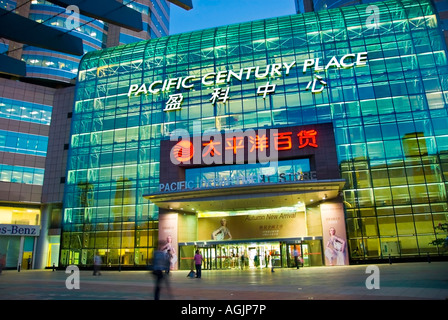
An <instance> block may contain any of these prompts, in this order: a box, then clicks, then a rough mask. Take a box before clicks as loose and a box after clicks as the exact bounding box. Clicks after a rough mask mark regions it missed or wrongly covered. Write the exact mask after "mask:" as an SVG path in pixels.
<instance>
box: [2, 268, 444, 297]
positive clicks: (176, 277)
mask: <svg viewBox="0 0 448 320" xmlns="http://www.w3.org/2000/svg"><path fill="white" fill-rule="evenodd" d="M376 266H377V267H378V271H379V274H378V273H374V274H371V272H368V273H366V268H367V265H353V266H341V267H337V266H333V267H312V268H300V270H297V269H275V272H273V273H272V272H271V270H270V269H263V270H243V271H242V270H217V271H209V270H204V271H203V275H202V278H201V279H191V278H187V273H188V272H187V271H174V272H171V273H170V276H169V279H168V284H169V289H168V288H167V287H166V286H163V287H162V290H161V299H162V300H194V301H198V300H202V301H205V300H226V301H229V300H235V301H237V300H251V301H252V300H254V301H255V300H423V299H428V300H448V262H432V263H421V262H418V263H395V264H391V265H389V264H378V265H376ZM68 276H69V274H66V273H65V272H64V271H55V272H53V271H51V270H22V271H21V272H17V271H16V270H6V271H3V273H2V274H1V275H0V299H1V300H152V299H153V298H154V294H153V292H154V279H153V276H152V274H150V272H149V271H122V272H118V271H107V270H104V269H103V270H102V275H101V276H93V275H92V272H91V271H81V272H80V288H79V289H72V290H69V289H67V287H66V279H67V277H68ZM374 276H375V277H376V276H378V277H376V278H375V281H374V280H373V278H374ZM366 283H367V286H370V287H372V286H373V285H374V284H376V285H378V286H379V288H377V289H376V288H371V289H368V288H367V286H366Z"/></svg>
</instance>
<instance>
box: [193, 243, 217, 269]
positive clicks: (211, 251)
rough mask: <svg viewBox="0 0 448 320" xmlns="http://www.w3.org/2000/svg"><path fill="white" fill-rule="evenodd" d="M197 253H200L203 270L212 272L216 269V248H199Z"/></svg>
mask: <svg viewBox="0 0 448 320" xmlns="http://www.w3.org/2000/svg"><path fill="white" fill-rule="evenodd" d="M198 249H199V251H201V253H202V257H203V259H204V264H203V266H202V267H203V269H204V270H214V269H216V257H217V256H216V246H212V247H202V248H201V247H199V248H198Z"/></svg>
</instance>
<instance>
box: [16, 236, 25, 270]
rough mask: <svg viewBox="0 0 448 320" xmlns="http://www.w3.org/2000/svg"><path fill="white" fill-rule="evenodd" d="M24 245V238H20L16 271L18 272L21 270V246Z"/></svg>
mask: <svg viewBox="0 0 448 320" xmlns="http://www.w3.org/2000/svg"><path fill="white" fill-rule="evenodd" d="M24 243H25V237H24V236H21V237H20V245H19V257H18V258H17V270H18V271H20V270H21V269H22V260H23V245H24Z"/></svg>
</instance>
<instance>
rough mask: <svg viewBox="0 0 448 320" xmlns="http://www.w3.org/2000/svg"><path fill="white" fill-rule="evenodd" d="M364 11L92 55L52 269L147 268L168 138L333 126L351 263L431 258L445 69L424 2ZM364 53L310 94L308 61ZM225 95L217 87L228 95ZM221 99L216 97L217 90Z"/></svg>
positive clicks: (79, 101)
mask: <svg viewBox="0 0 448 320" xmlns="http://www.w3.org/2000/svg"><path fill="white" fill-rule="evenodd" d="M376 5H377V6H378V7H379V8H380V23H379V28H377V29H375V28H369V26H368V25H367V24H366V21H367V19H368V17H369V15H368V14H367V13H366V5H361V6H356V7H346V8H341V9H333V10H328V11H321V12H313V13H307V14H304V15H292V16H285V17H280V18H275V19H268V20H261V21H255V22H249V23H243V24H236V25H230V26H225V27H219V28H214V29H208V30H203V31H197V32H192V33H185V34H179V35H174V36H170V37H164V38H160V39H155V40H150V41H146V42H140V43H137V44H131V45H126V46H122V47H118V48H111V49H106V50H101V51H96V52H92V53H88V54H87V55H86V56H85V57H84V59H83V60H82V63H81V65H80V68H79V70H80V71H79V75H78V82H77V91H76V99H75V105H74V111H73V120H72V128H71V130H72V135H71V142H70V150H69V158H68V165H67V167H68V172H67V179H66V189H65V197H64V218H63V231H62V240H61V264H62V265H68V264H70V263H79V264H86V265H89V264H91V263H92V257H93V254H94V253H95V252H96V251H98V252H99V253H100V254H101V255H103V257H105V259H106V261H105V262H106V263H107V264H110V265H112V266H116V265H120V266H121V265H123V266H136V265H137V266H138V265H145V264H146V263H147V261H148V259H150V258H151V257H152V252H153V249H154V246H155V243H156V238H157V227H158V226H157V219H158V209H157V207H155V206H154V205H152V204H151V203H149V202H148V201H147V200H145V199H144V198H143V195H144V194H148V193H151V192H157V191H158V183H159V147H160V141H161V140H162V139H168V138H169V134H170V133H171V132H172V131H173V130H174V129H186V130H188V131H189V132H191V133H193V126H198V124H199V125H200V127H201V130H202V131H205V130H210V129H217V130H225V129H249V128H261V127H271V128H275V127H281V126H291V125H304V124H314V123H327V122H332V123H333V126H334V131H335V139H336V145H337V152H338V161H339V165H340V170H341V175H342V177H343V178H345V179H346V180H347V187H346V188H345V190H344V192H343V197H344V205H345V209H346V222H347V232H348V239H349V249H350V251H354V250H355V249H356V248H357V249H358V250H357V253H356V254H352V256H351V258H352V259H371V258H372V259H377V258H386V257H387V256H388V255H389V254H390V253H391V252H392V254H394V255H397V256H401V257H406V256H413V257H414V256H423V255H424V256H426V255H427V253H429V254H433V255H437V254H440V253H441V248H439V247H438V246H436V245H432V244H430V242H432V241H433V240H435V239H436V238H437V237H438V235H437V234H436V229H435V228H434V227H435V226H437V225H438V224H439V223H446V222H447V216H448V208H447V198H446V188H447V181H448V180H447V175H448V115H447V99H448V81H447V80H448V68H447V60H446V54H447V51H446V45H445V42H444V40H443V39H442V36H441V30H440V27H439V24H438V20H437V16H436V14H435V11H434V8H433V7H432V6H431V2H430V1H429V0H428V1H426V0H421V1H386V2H378V3H376ZM358 52H367V53H368V59H367V64H366V66H363V67H354V68H347V69H344V68H331V69H328V70H327V71H326V72H324V73H321V75H322V76H323V77H324V78H325V80H326V82H327V86H326V87H325V89H324V90H323V92H322V93H319V94H313V93H311V92H310V91H309V90H305V88H306V87H307V84H308V83H309V82H310V81H312V80H313V72H312V71H311V69H310V70H308V71H307V72H306V73H303V72H302V65H303V62H304V61H305V60H306V59H314V58H321V59H322V60H326V61H328V60H329V59H330V58H331V57H333V56H338V57H341V56H343V55H345V54H349V53H358ZM291 61H297V65H296V67H294V68H291V71H290V74H289V75H288V76H281V77H280V76H275V77H270V78H269V79H268V80H269V82H270V83H271V84H276V90H275V93H272V94H270V95H268V97H267V98H266V99H263V97H262V96H259V95H257V93H256V91H257V90H256V89H257V87H258V86H260V85H262V84H266V81H267V79H260V80H256V79H255V78H253V77H252V78H251V79H250V80H249V81H234V82H232V83H230V84H229V85H230V87H231V89H230V90H231V92H230V98H229V99H228V101H227V102H226V103H224V104H223V103H219V104H215V105H212V104H211V103H210V93H211V92H212V89H213V87H201V86H198V87H197V88H196V87H195V89H193V90H192V89H181V90H180V92H182V94H183V96H184V101H183V104H182V109H181V110H178V111H171V112H164V111H163V109H164V107H165V104H166V101H167V100H168V96H169V95H170V94H172V93H174V90H173V91H172V92H163V93H160V94H156V95H153V94H142V95H139V96H137V97H134V96H131V97H129V96H128V91H129V88H130V86H131V85H132V84H142V83H147V84H149V83H152V82H153V81H156V80H162V81H163V80H165V79H169V78H178V77H186V76H191V75H195V76H197V77H198V78H200V77H202V76H204V75H205V74H207V73H209V72H219V71H223V70H235V71H237V70H240V69H241V68H248V67H254V66H266V65H268V64H274V63H284V62H285V63H289V62H291ZM225 86H227V84H224V85H223V87H225ZM216 87H218V86H216Z"/></svg>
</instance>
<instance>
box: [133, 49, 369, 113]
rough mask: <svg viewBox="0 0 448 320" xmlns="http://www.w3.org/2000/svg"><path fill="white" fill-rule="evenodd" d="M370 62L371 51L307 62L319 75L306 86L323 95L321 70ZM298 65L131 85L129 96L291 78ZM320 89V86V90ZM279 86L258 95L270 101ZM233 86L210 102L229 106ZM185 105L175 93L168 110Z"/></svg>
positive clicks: (221, 90)
mask: <svg viewBox="0 0 448 320" xmlns="http://www.w3.org/2000/svg"><path fill="white" fill-rule="evenodd" d="M366 63H367V52H360V53H356V54H355V53H349V54H346V55H344V56H342V57H341V58H338V57H336V56H333V57H332V58H331V59H330V60H328V62H327V63H326V64H324V63H322V61H321V60H320V58H315V59H306V60H305V61H304V63H303V67H302V71H303V73H306V71H307V70H308V69H309V68H313V70H314V72H315V75H314V80H313V81H310V82H309V83H308V85H307V87H306V90H310V89H311V92H312V93H320V92H322V91H323V89H324V87H325V86H326V85H327V83H326V82H325V81H324V79H323V77H321V76H319V75H318V74H317V73H318V72H321V71H327V70H328V69H329V68H337V69H340V68H352V67H354V66H362V65H366ZM295 65H296V61H292V62H289V63H286V62H284V63H274V64H269V65H266V66H264V67H260V66H257V67H247V68H242V69H240V70H238V71H233V70H223V71H218V72H209V73H207V74H205V75H204V76H202V77H198V76H196V75H189V76H186V77H179V78H170V79H165V80H156V81H153V82H151V83H149V84H146V83H142V84H131V85H130V86H129V90H128V94H127V95H128V97H129V98H131V97H138V96H140V95H142V94H144V95H148V94H160V93H164V92H169V91H171V90H172V89H175V90H180V89H187V90H189V89H194V88H195V86H196V85H197V84H199V83H200V84H202V85H204V86H207V87H213V86H219V85H222V84H228V83H230V82H231V81H232V80H234V79H235V80H238V81H243V80H246V81H249V80H250V79H251V78H252V77H255V79H258V80H259V79H266V78H275V77H281V76H283V74H284V75H285V76H287V75H289V73H290V71H291V68H292V67H294V66H295ZM317 86H319V87H317ZM275 88H276V85H275V84H271V83H270V82H269V81H268V82H267V83H266V84H265V85H261V86H259V87H258V88H257V94H258V95H262V96H263V98H266V96H267V95H268V94H272V93H274V92H275ZM229 92H230V87H227V88H222V87H218V88H214V89H213V93H212V94H211V98H210V102H211V103H212V104H215V103H216V102H222V103H225V102H226V101H227V100H228V99H229ZM182 102H183V95H182V93H176V94H171V95H170V96H169V100H168V101H167V102H166V105H165V109H164V111H174V110H180V109H181V104H182Z"/></svg>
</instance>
